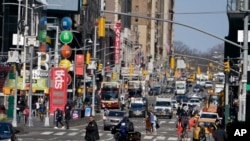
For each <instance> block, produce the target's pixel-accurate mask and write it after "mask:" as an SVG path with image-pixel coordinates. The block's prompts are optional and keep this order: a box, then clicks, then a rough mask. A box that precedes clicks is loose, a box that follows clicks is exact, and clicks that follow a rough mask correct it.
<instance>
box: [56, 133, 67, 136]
mask: <svg viewBox="0 0 250 141" xmlns="http://www.w3.org/2000/svg"><path fill="white" fill-rule="evenodd" d="M65 133H66V132H57V133H55V134H54V135H59V136H61V135H64V134H65Z"/></svg>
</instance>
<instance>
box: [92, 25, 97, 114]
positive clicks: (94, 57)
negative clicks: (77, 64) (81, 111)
mask: <svg viewBox="0 0 250 141" xmlns="http://www.w3.org/2000/svg"><path fill="white" fill-rule="evenodd" d="M96 32H97V25H95V33H94V50H93V54H94V55H93V59H96V38H97V33H96ZM92 83H93V90H92V116H95V91H96V83H95V69H93V82H92Z"/></svg>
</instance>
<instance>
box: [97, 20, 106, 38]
mask: <svg viewBox="0 0 250 141" xmlns="http://www.w3.org/2000/svg"><path fill="white" fill-rule="evenodd" d="M98 36H99V37H105V18H104V17H100V18H99V19H98Z"/></svg>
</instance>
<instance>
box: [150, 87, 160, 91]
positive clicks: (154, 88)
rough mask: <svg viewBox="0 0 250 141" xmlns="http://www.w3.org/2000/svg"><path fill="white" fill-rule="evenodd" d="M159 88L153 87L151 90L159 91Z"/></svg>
mask: <svg viewBox="0 0 250 141" xmlns="http://www.w3.org/2000/svg"><path fill="white" fill-rule="evenodd" d="M160 88H161V87H153V88H152V90H155V91H159V90H160Z"/></svg>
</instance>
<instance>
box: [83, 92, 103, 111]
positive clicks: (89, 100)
mask: <svg viewBox="0 0 250 141" xmlns="http://www.w3.org/2000/svg"><path fill="white" fill-rule="evenodd" d="M83 104H85V105H87V106H90V105H91V104H92V95H88V96H86V97H85V99H84V101H83ZM101 109H102V108H101V102H100V98H98V97H97V96H96V97H95V112H97V113H100V112H101Z"/></svg>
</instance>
